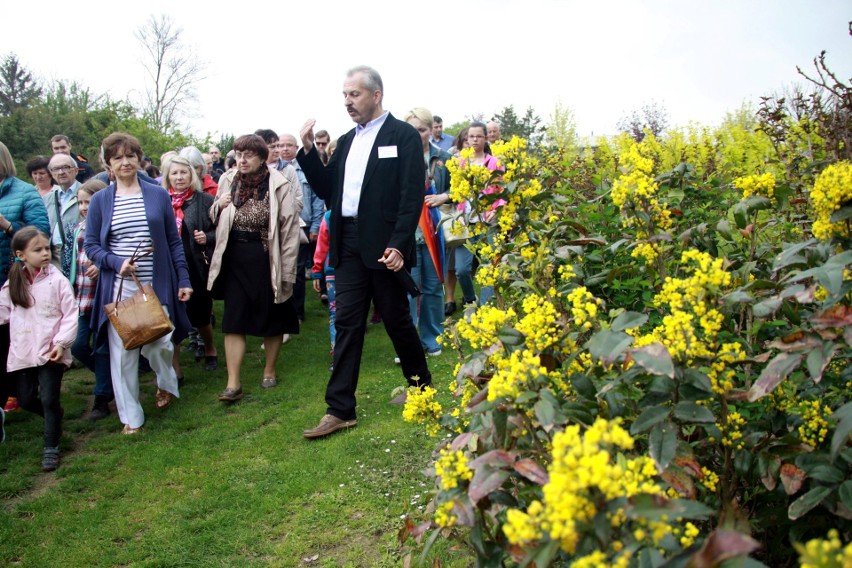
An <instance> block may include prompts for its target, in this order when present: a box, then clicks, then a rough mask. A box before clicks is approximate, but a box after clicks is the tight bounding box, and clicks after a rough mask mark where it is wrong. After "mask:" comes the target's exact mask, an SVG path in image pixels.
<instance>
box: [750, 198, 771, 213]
mask: <svg viewBox="0 0 852 568" xmlns="http://www.w3.org/2000/svg"><path fill="white" fill-rule="evenodd" d="M745 205H746V207H748V210H749V212H752V211H762V210H764V209H769V208H770V207H772V201H770V200H769V199H768V198H766V197H763V196H762V195H750V196H748V197H746V199H745Z"/></svg>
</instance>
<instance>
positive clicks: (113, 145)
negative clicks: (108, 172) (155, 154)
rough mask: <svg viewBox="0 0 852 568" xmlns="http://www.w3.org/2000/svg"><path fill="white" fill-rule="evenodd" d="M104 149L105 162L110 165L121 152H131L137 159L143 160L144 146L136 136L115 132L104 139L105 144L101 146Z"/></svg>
mask: <svg viewBox="0 0 852 568" xmlns="http://www.w3.org/2000/svg"><path fill="white" fill-rule="evenodd" d="M101 146H102V147H103V149H104V151H103V155H104V162H105V163H106V164H107V165H109V161H110V160H112V158H113V157H114V156H115V155H116V154H118V152H119V151H120V150H124V151H125V153H126V152H130V153H131V154H136V157H137V158H139V160H140V161H141V160H142V156H143V155H144V154H143V153H142V145H141V144H139V140H137V139H136V137H135V136H132V135H130V134H127V133H125V132H113V133H112V134H110V135H109V136H107V137H106V138H104V141H103V143H102V144H101Z"/></svg>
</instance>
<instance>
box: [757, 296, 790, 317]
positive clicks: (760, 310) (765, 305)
mask: <svg viewBox="0 0 852 568" xmlns="http://www.w3.org/2000/svg"><path fill="white" fill-rule="evenodd" d="M783 302H784V300H782V299H781V298H775V297H773V298H769V299H766V300H763V301H762V302H760V303H757V304H755V305H754V307H753V308H752V309H751V312H752V313H753V314H754V317H756V318H765V317H768V316H771V315H772V314H774V313H775V311H776V310H777V309H778V308H780V307H781V304H782V303H783Z"/></svg>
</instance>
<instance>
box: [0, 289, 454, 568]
mask: <svg viewBox="0 0 852 568" xmlns="http://www.w3.org/2000/svg"><path fill="white" fill-rule="evenodd" d="M307 304H308V306H307V310H308V314H307V321H306V322H305V325H304V326H303V330H302V334H301V335H298V336H294V337H293V338H292V339H291V340H290V342H288V343H287V344H286V345H284V346H283V348H282V351H281V355H280V357H279V362H278V379H279V386H278V387H276V388H273V389H269V390H263V389H261V388H260V379H261V372H262V369H263V365H262V360H263V352H262V351H261V350H260V340H259V339H256V338H250V339H249V344H248V352H247V355H246V361H245V364H244V366H243V372H244V375H243V387H244V390H245V391H246V393H247V394H246V397H245V399H244V400H242V401H241V402H239V403H237V404H235V405H232V406H225V405H223V404H222V403H220V402H218V401H217V400H216V394H217V393H218V392H219V391H220V390H222V389H223V388H224V386H225V382H226V380H225V377H226V375H225V370H224V367H225V365H224V350H223V349H222V344H221V336H217V342H218V346H219V351H220V369H219V370H218V371H216V372H213V373H207V372H205V371H204V370H203V367H202V366H201V364H200V363H198V364H197V363H195V362H194V358H193V357H192V354H190V353H184V354H183V356H182V363H183V364H184V374H185V376H186V384H185V385H184V388H183V389H182V390H181V398H180V399H179V400H177V401H175V403H174V404H173V405H172V406H171V407H170V408H168V409H166V410H164V411H158V410H157V409H156V408H155V407H154V390H155V386H154V384H153V375H152V374H148V375H145V376H144V377H143V378H142V380H143V385H142V401H143V406H144V408H145V414H146V423H145V428H144V430H143V432H142V433H140V434H139V435H137V436H130V437H128V436H122V435H120V433H119V432H120V430H121V425H120V423H119V421H118V417H117V414H116V413H115V412H113V414H112V415H110V417H109V418H107V419H105V420H102V421H100V422H95V423H93V422H89V421H88V420H86V419H85V417H86V416H87V414H88V409H89V407H90V405H91V391H92V386H93V383H94V378H93V377H92V375H91V373H89V372H88V371H85V370H75V371H70V372H68V373H67V374H66V375H65V378H64V381H63V406H64V407H65V420H64V424H63V425H64V432H65V433H64V435H63V437H62V442H61V445H60V446H61V450H62V465H61V467H60V468H59V470H58V471H56V472H55V473H49V474H44V473H42V472H41V470H40V461H41V449H42V437H41V436H42V431H43V421H42V419H41V418H40V417H37V416H35V415H32V414H29V413H27V412H16V413H13V414H11V415H8V416H7V426H6V431H7V441H6V443H5V444H0V505H2V506H0V564H2V565H14V566H39V567H41V566H399V565H401V564H402V554H401V551H400V547H399V545H398V544H397V540H396V533H397V531H398V530H399V528H400V527H401V523H402V521H401V517H402V516H403V515H405V514H406V513H409V512H412V511H416V510H417V509H418V508H420V507H423V505H424V503H425V502H426V496H427V492H428V490H429V488H430V487H431V480H429V479H427V478H426V477H425V476H424V475H423V473H422V472H423V470H424V469H425V468H426V467H427V466H428V464H429V461H430V456H431V453H432V450H433V448H434V440H431V439H429V438H428V437H427V436H426V434H425V433H424V432H423V431H422V430H421V429H420V428H418V427H417V426H413V425H409V424H406V423H404V422H403V420H402V416H401V413H402V407H399V406H393V405H390V404H388V401H389V400H390V399H391V392H392V390H393V389H394V388H395V387H397V386H399V385H403V384H404V380H403V378H402V374H401V372H400V370H399V367H397V366H396V365H394V364H393V356H394V353H393V348H392V346H391V344H390V341H389V339H388V337H387V334H386V333H385V331H384V329H383V327H382V326H381V325H379V326H370V329H369V332H368V333H367V340H366V346H365V350H364V359H363V363H362V367H361V379H360V382H359V385H358V407H359V408H358V410H359V414H358V426H357V427H356V428H354V429H350V430H348V431H344V432H340V433H337V434H335V435H333V436H331V437H330V438H327V439H323V440H316V441H308V440H305V439H303V438H302V435H301V433H302V430H304V429H306V428H310V427H313V426H314V425H316V423H317V422H318V421H319V419H320V418H321V417H322V415H323V414H324V412H325V403H324V400H323V396H324V392H325V385H326V382H327V379H328V365H329V362H330V361H329V354H328V351H329V343H328V324H327V319H326V317H327V313H326V309H325V306H322V305H321V304H320V303H319V301H318V300H317V299H316V296H315V295H314V294H313V293H309V294H308V301H307ZM216 309H217V310H221V305H217V307H216ZM429 362H430V367H431V369H432V372H433V374H434V376H435V382H436V384H437V386H439V387H445V386H446V384H447V380H448V377H449V375H450V373H451V370H452V365H453V355H452V354H449V353H444V355H442V356H440V357H437V358H430V361H429ZM440 390H441V391H442V393H444V394H443V395H442V396H448V395H447V394H446V393H447V392H448V391H446V389H445V388H441V389H440ZM433 556H436V557H438V558H440V559H441V560H442V561H443V563H444V565H445V566H466V565H469V563H470V562H469V558H467V557H465V556H464V555H463V554H462V553H461V552H458V551H453V550H450V549H449V548H447V547H446V546H443V547H440V546H439V547H437V549H436V551H435V553H434V554H433ZM431 563H432V562H431V559H430V561H429V562H428V564H429V565H431Z"/></svg>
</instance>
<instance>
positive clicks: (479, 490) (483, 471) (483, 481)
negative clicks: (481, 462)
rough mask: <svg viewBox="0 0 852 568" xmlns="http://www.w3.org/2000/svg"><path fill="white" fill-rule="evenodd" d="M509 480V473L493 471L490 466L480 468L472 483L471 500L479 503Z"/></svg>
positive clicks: (475, 473) (469, 493)
mask: <svg viewBox="0 0 852 568" xmlns="http://www.w3.org/2000/svg"><path fill="white" fill-rule="evenodd" d="M508 478H509V472H508V471H505V470H502V469H493V468H491V467H488V466H483V467H480V468H479V469H477V470H476V471H475V472H474V474H473V479H472V480H471V481H470V490H469V491H468V495H470V500H471V501H473V502H474V503H477V502H478V501H479V500H480V499H482V498H483V497H486V496H487V495H488V494H489V493H491V492H492V491H496V490H497V489H499V488H500V486H502V485H503V482H504V481H506V479H508Z"/></svg>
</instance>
